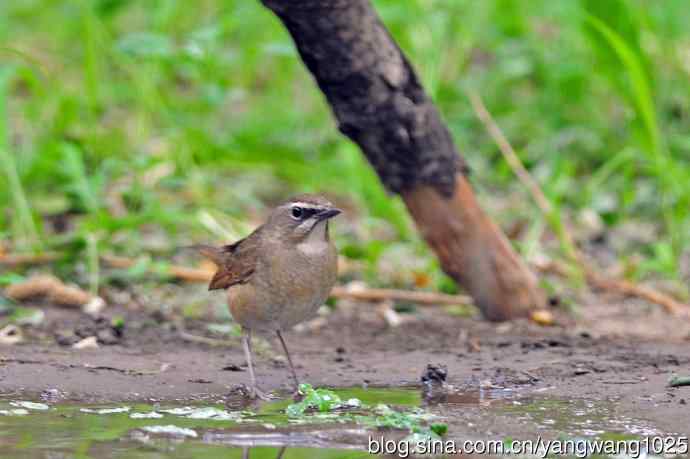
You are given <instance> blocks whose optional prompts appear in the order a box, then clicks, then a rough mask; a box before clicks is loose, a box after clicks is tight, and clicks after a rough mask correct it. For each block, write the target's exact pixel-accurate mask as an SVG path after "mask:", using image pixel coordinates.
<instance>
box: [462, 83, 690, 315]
mask: <svg viewBox="0 0 690 459" xmlns="http://www.w3.org/2000/svg"><path fill="white" fill-rule="evenodd" d="M468 96H469V98H470V102H471V104H472V107H473V108H474V111H475V113H476V115H477V117H478V118H479V120H480V121H481V122H482V124H483V125H484V127H485V128H486V130H487V132H488V133H489V135H490V136H491V138H492V139H493V140H494V142H496V145H498V149H499V150H500V151H501V154H502V155H503V157H504V158H505V160H506V162H507V163H508V165H509V166H510V168H511V169H512V170H513V173H514V174H515V175H516V176H517V177H518V180H520V182H522V184H523V186H525V187H526V188H527V190H528V191H529V192H530V194H531V195H532V199H534V201H535V202H536V204H537V207H539V209H540V210H541V212H542V213H544V214H545V215H546V216H547V217H549V216H550V215H551V213H552V211H553V210H552V209H553V207H552V206H551V203H550V202H549V200H548V198H547V197H546V195H545V194H544V192H543V191H542V190H541V188H540V187H539V184H538V183H537V181H536V180H534V178H533V177H532V176H531V175H530V173H529V171H528V170H527V169H526V168H525V166H524V165H523V164H522V161H521V160H520V158H519V157H518V155H517V154H516V153H515V150H514V149H513V147H512V145H511V144H510V142H509V141H508V139H507V138H506V137H505V135H504V134H503V132H502V131H501V128H500V127H499V126H498V124H497V123H496V121H495V120H494V119H493V117H492V116H491V113H490V112H489V110H488V109H487V108H486V105H484V102H483V101H482V99H481V97H480V96H479V94H477V93H475V92H469V93H468ZM561 235H562V236H563V238H564V239H565V241H564V242H565V245H566V246H567V248H568V251H569V252H572V253H568V255H569V256H570V257H571V258H572V261H573V262H574V263H575V264H576V265H578V266H579V267H580V269H581V270H582V272H583V273H584V275H585V278H586V280H587V283H588V284H589V285H590V286H592V287H594V288H598V289H601V290H608V291H614V292H617V293H620V294H622V295H625V296H632V297H636V298H641V299H643V300H645V301H648V302H650V303H653V304H657V305H659V306H661V307H663V308H664V310H666V311H667V312H668V313H670V314H672V315H674V316H689V315H690V305H687V304H684V303H681V302H679V301H676V300H675V299H673V298H672V297H670V296H669V295H667V294H665V293H662V292H659V291H657V290H655V289H653V288H651V287H644V286H641V285H637V284H635V283H633V282H630V281H627V280H623V279H610V278H607V277H606V276H604V275H603V274H601V273H599V272H598V271H597V270H596V269H594V268H592V267H590V266H589V265H588V264H587V263H586V261H585V258H584V256H583V254H582V252H581V251H580V250H579V249H578V248H577V246H576V245H575V243H574V239H573V237H572V235H571V233H570V231H568V229H567V228H565V227H563V229H562V231H561ZM544 268H545V270H546V269H548V271H549V272H554V273H556V274H559V275H562V276H567V275H568V274H567V273H568V271H569V270H568V269H567V268H566V267H564V266H562V265H559V264H554V263H547V264H545V265H544Z"/></svg>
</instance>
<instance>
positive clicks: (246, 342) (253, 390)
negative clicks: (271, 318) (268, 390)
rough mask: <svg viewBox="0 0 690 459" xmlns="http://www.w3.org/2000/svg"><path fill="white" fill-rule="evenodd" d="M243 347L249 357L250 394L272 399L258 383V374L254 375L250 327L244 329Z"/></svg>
mask: <svg viewBox="0 0 690 459" xmlns="http://www.w3.org/2000/svg"><path fill="white" fill-rule="evenodd" d="M242 347H243V348H244V357H245V358H246V359H247V367H248V368H249V379H250V382H251V387H250V388H249V396H250V397H251V398H260V399H261V400H270V399H271V397H269V396H268V394H265V393H263V392H262V391H261V390H260V389H259V387H258V386H257V385H256V375H254V364H253V363H252V331H251V330H250V329H248V328H243V329H242Z"/></svg>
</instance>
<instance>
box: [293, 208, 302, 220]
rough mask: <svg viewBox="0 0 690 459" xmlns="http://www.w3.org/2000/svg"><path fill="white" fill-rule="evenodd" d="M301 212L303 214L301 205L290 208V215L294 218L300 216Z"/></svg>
mask: <svg viewBox="0 0 690 459" xmlns="http://www.w3.org/2000/svg"><path fill="white" fill-rule="evenodd" d="M302 214H303V211H302V208H301V207H297V206H295V207H293V208H292V216H293V217H294V218H301V217H302Z"/></svg>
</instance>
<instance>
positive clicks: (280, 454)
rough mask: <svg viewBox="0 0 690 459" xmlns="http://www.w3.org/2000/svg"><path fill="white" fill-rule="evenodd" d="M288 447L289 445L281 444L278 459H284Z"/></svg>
mask: <svg viewBox="0 0 690 459" xmlns="http://www.w3.org/2000/svg"><path fill="white" fill-rule="evenodd" d="M286 449H287V446H281V447H280V449H279V450H278V455H277V456H276V459H283V456H284V455H285V450H286Z"/></svg>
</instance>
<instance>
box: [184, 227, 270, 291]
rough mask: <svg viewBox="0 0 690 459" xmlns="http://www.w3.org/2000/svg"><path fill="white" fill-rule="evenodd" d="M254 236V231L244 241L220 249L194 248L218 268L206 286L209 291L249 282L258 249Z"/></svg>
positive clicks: (200, 246) (201, 246)
mask: <svg viewBox="0 0 690 459" xmlns="http://www.w3.org/2000/svg"><path fill="white" fill-rule="evenodd" d="M256 235H257V232H256V231H255V232H254V233H252V234H250V235H249V236H247V237H246V238H244V239H240V240H239V241H237V242H235V243H232V244H228V245H223V246H221V247H212V246H208V245H199V246H196V249H197V250H198V251H199V252H201V254H202V255H204V256H205V257H207V258H209V259H210V260H211V261H213V262H214V263H215V264H216V265H217V266H218V271H216V274H215V275H214V276H213V279H212V280H211V283H210V284H209V286H208V289H209V290H216V289H224V288H228V287H232V286H233V285H236V284H244V283H246V282H248V281H249V279H250V278H251V276H252V274H253V273H254V270H255V269H256V262H257V249H258V247H257V239H258V238H257V237H256Z"/></svg>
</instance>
